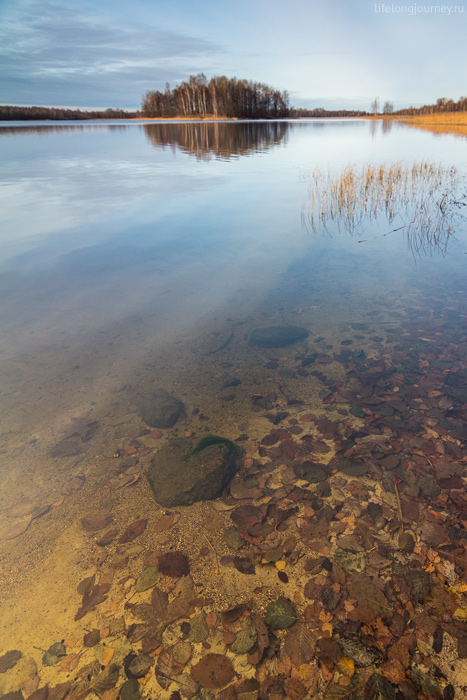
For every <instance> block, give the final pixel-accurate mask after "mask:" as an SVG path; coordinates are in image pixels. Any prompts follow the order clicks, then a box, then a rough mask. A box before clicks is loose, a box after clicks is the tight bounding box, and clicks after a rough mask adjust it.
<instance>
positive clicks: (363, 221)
mask: <svg viewBox="0 0 467 700" xmlns="http://www.w3.org/2000/svg"><path fill="white" fill-rule="evenodd" d="M383 125H384V122H383ZM309 180H310V188H309V204H308V205H306V206H305V208H304V211H303V214H302V217H303V221H304V225H305V227H307V226H309V227H310V229H311V230H312V231H313V232H314V233H315V234H316V233H318V231H319V230H321V229H322V230H324V231H326V232H329V228H330V226H331V225H332V224H335V225H336V226H337V228H338V230H339V231H340V230H341V229H344V230H346V231H347V232H348V233H349V234H350V235H352V236H354V235H360V236H361V235H365V234H363V233H362V232H363V230H364V227H366V228H367V229H368V225H369V223H370V222H372V223H373V224H374V225H376V224H377V223H378V222H379V223H380V226H381V219H384V220H385V221H386V222H387V225H393V226H394V224H398V225H397V226H396V227H395V228H393V229H392V230H390V231H388V232H386V233H383V234H379V236H380V237H384V236H388V235H390V234H391V233H396V232H398V231H403V232H404V236H405V237H406V239H407V243H408V246H409V248H410V250H411V251H412V252H413V253H414V254H415V255H420V254H421V253H428V252H433V251H435V250H436V251H439V252H441V253H442V254H443V255H446V253H447V247H448V243H449V240H450V238H451V237H452V236H453V235H455V231H456V227H457V228H459V227H461V226H462V225H463V224H465V221H466V216H465V214H464V211H465V210H464V207H465V206H467V204H466V199H467V192H466V190H467V179H466V177H465V175H464V176H461V175H460V173H459V171H458V170H457V168H455V167H454V166H450V167H444V166H443V165H442V164H440V163H429V162H427V161H420V162H413V163H408V164H407V163H400V162H398V163H386V164H380V165H376V164H365V165H364V166H363V168H362V169H361V170H356V169H355V167H354V166H351V165H350V166H347V167H346V168H344V170H343V171H342V172H337V173H334V172H329V171H328V172H323V171H321V170H319V169H317V170H315V171H314V172H313V173H311V174H310V176H309ZM375 236H376V237H378V236H377V234H376V233H374V234H373V237H375ZM365 240H366V239H365V238H364V239H362V240H360V241H359V242H365Z"/></svg>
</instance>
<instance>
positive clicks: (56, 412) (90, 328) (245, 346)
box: [0, 120, 467, 646]
mask: <svg viewBox="0 0 467 700" xmlns="http://www.w3.org/2000/svg"><path fill="white" fill-rule="evenodd" d="M383 126H384V129H383V127H382V126H381V125H378V124H375V123H373V122H367V121H363V120H362V121H360V120H330V121H326V120H321V121H318V120H317V121H312V120H311V121H299V122H259V123H248V122H246V123H241V122H238V123H199V124H198V123H190V124H174V123H157V124H154V123H151V124H146V123H131V124H126V123H125V124H123V123H122V124H106V123H92V124H91V123H86V124H69V123H66V124H53V125H44V124H40V123H37V124H30V123H28V124H7V125H6V124H4V125H1V126H0V152H1V155H2V160H3V163H4V167H3V170H2V173H3V174H2V179H1V185H2V189H1V196H2V213H1V227H0V230H1V234H0V293H1V298H2V303H1V307H0V328H1V333H0V377H1V386H0V400H1V408H2V418H1V428H0V451H1V455H2V467H1V479H2V492H1V495H0V509H1V513H0V518H1V520H2V522H1V529H2V532H6V531H8V528H10V527H11V525H12V523H14V522H16V521H15V520H14V518H12V515H11V511H10V510H9V509H11V507H12V506H13V505H15V504H21V503H23V502H25V501H26V502H27V501H28V499H29V501H31V500H32V502H35V503H37V504H45V505H47V506H49V510H48V511H47V512H46V513H45V514H44V515H42V516H41V517H37V518H35V519H34V520H33V521H32V523H31V524H30V526H29V528H28V530H27V531H25V532H24V533H23V534H22V535H20V536H18V537H14V538H12V539H8V540H6V541H5V542H3V546H4V548H5V554H4V559H3V563H4V565H5V568H4V572H5V573H4V574H3V578H2V580H1V582H2V585H3V589H4V590H5V591H9V595H12V594H11V590H12V582H15V585H17V586H18V587H19V588H18V590H21V591H23V590H25V588H24V587H26V589H27V587H28V586H30V587H31V586H32V584H31V582H30V580H29V579H28V576H27V571H28V569H29V568H31V567H32V568H33V569H34V567H35V566H37V564H38V562H39V561H40V559H41V556H42V554H41V553H43V552H44V551H48V552H49V554H50V556H49V560H48V561H49V564H50V565H51V566H55V567H56V566H58V565H59V562H60V561H62V564H63V569H64V570H63V572H62V573H63V579H62V581H68V583H69V589H70V591H72V590H73V582H74V579H75V578H76V577H77V576H78V580H79V573H81V574H82V575H84V574H85V572H86V571H88V569H89V566H90V564H89V556H90V553H89V551H88V549H89V547H88V549H86V547H85V544H84V542H85V540H83V536H82V532H81V530H80V528H79V522H80V518H81V516H82V515H83V513H86V512H87V510H92V509H94V510H95V511H96V510H99V508H102V507H110V506H113V507H114V508H115V509H116V512H118V513H119V514H120V516H121V518H122V519H124V518H125V517H126V518H131V516H132V513H133V510H131V509H134V508H139V509H140V511H142V510H143V505H144V506H145V507H146V508H148V507H152V506H151V503H152V501H151V497H150V495H149V496H148V495H147V493H146V491H144V489H143V486H138V487H137V488H140V491H138V492H135V493H138V499H139V500H137V501H136V503H137V505H136V506H135V502H133V501H131V498H132V496H131V494H129V493H128V492H125V494H123V495H122V492H120V491H119V492H118V493H117V492H115V493H114V492H112V491H111V493H110V495H109V493H108V491H106V490H105V489H106V488H107V486H108V479H109V478H111V477H112V475H115V474H116V473H118V472H119V469H120V467H119V466H118V465H119V464H120V462H119V461H118V459H119V458H115V457H114V454H119V455H121V456H126V457H127V458H131V459H133V460H135V461H134V463H131V464H129V463H128V462H127V463H126V467H125V469H128V468H130V473H131V469H136V470H137V471H138V473H139V472H144V469H145V466H146V464H147V460H148V459H149V458H150V457H151V454H152V452H153V451H154V449H156V448H157V442H156V440H157V439H159V438H154V437H153V438H148V436H147V433H148V429H147V426H145V425H144V424H143V423H142V421H141V418H140V417H139V416H138V413H137V410H136V407H137V402H138V397H139V396H140V395H141V394H142V393H144V392H146V391H148V390H151V389H156V388H162V389H165V390H166V391H168V392H169V393H171V394H173V395H175V396H177V397H178V398H179V399H180V400H181V401H183V403H184V406H185V415H184V416H183V418H182V419H181V420H180V422H179V423H178V424H177V425H176V426H175V428H173V429H172V430H171V431H167V432H165V433H164V434H163V436H162V438H161V439H162V440H165V439H166V438H167V437H172V436H175V435H181V436H182V435H184V434H186V433H193V434H194V435H196V436H199V435H203V434H206V433H216V434H221V435H224V436H226V437H228V438H230V439H232V440H236V439H239V440H240V442H242V441H245V440H247V439H250V440H251V439H252V440H258V441H259V440H261V439H262V438H263V436H264V435H265V434H266V433H267V432H268V431H269V430H270V429H271V422H272V423H274V421H275V420H276V419H277V420H278V422H280V421H281V420H288V421H292V423H287V425H291V424H292V425H293V421H294V420H295V421H296V420H297V417H298V416H299V413H300V411H301V412H302V413H303V412H304V411H305V412H306V411H308V412H309V411H314V412H315V413H316V415H318V416H320V415H325V416H330V417H331V418H332V419H333V420H337V421H341V423H342V425H341V429H342V431H344V432H345V430H353V429H361V428H362V426H365V428H366V429H368V426H369V424H370V423H371V421H376V422H374V423H373V424H372V425H373V427H372V428H371V429H374V430H382V431H384V430H385V429H389V428H391V429H394V431H399V433H400V434H403V433H404V429H405V428H404V421H409V418H410V416H409V414H410V411H415V410H416V409H417V406H418V404H417V402H415V403H413V401H414V400H415V401H416V396H415V398H414V395H411V398H410V401H409V403H408V408H407V406H401V404H400V403H399V404H397V405H398V408H396V409H394V407H392V408H391V409H390V410H389V413H387V415H386V418H385V419H382V418H381V416H379V418H378V416H377V415H376V417H374V416H373V415H370V414H371V410H370V408H368V407H367V408H366V410H363V409H362V407H361V406H355V405H352V400H351V398H350V399H349V396H350V397H351V395H352V394H351V391H350V390H351V389H352V381H353V380H354V378H355V376H361V373H362V372H363V369H362V367H363V365H364V364H365V363H367V365H368V372H370V373H371V372H373V375H374V378H375V377H377V376H378V373H380V374H384V373H385V372H387V371H389V370H388V368H389V369H391V367H392V368H393V370H394V372H396V371H397V372H398V373H399V374H398V375H397V376H399V375H400V376H401V382H402V383H403V384H404V383H405V385H407V384H412V385H415V386H418V384H417V381H418V379H417V378H420V377H421V376H422V375H423V377H424V381H425V382H426V383H427V385H429V383H430V381H433V382H434V385H436V386H438V385H439V383H440V382H442V381H444V378H445V377H447V375H448V373H450V372H451V374H452V373H453V372H454V373H455V372H461V371H462V372H463V371H464V369H463V366H464V363H465V355H466V349H465V338H466V335H465V333H466V330H465V321H466V313H467V306H466V303H465V302H466V299H465V294H466V275H465V271H466V270H465V268H466V263H467V256H466V252H467V244H466V225H465V221H463V220H462V219H461V218H458V219H457V220H456V229H455V230H453V231H451V232H450V233H449V236H448V237H447V238H444V239H443V240H442V241H435V240H433V238H432V237H431V236H430V235H427V237H426V245H424V247H423V248H422V250H414V248H413V245H411V241H410V239H408V238H407V236H406V235H405V233H404V230H403V229H401V230H400V231H397V232H393V233H391V234H389V235H387V236H384V235H383V234H384V233H387V232H388V231H389V230H390V229H391V228H395V223H393V224H391V225H389V224H388V222H387V221H385V220H384V219H383V220H380V221H374V222H369V223H368V222H366V223H364V224H363V225H362V226H361V227H360V229H359V230H358V231H355V232H354V234H355V235H350V234H349V233H348V232H346V231H345V228H343V229H341V230H340V231H339V229H338V227H337V222H334V223H333V224H331V225H330V226H328V229H327V230H324V228H323V229H322V230H320V229H319V227H318V231H317V232H316V233H314V232H312V231H311V230H310V228H309V227H307V226H306V214H307V212H308V208H309V184H310V173H312V172H313V170H314V169H315V168H320V169H323V171H327V170H329V171H331V172H339V171H340V170H342V169H343V168H345V167H346V166H347V165H349V164H354V165H355V166H359V165H362V164H364V163H382V164H390V163H392V162H394V161H403V162H404V163H407V164H408V166H410V164H411V163H412V162H413V161H420V160H428V161H434V162H437V163H438V162H439V163H441V164H442V165H443V166H445V167H451V166H456V167H457V168H458V169H459V173H460V176H461V177H465V173H466V169H467V141H464V140H460V139H456V138H455V137H450V136H448V135H444V136H442V137H439V136H434V135H432V134H430V133H428V132H425V131H417V130H415V129H409V128H407V127H404V126H403V125H400V124H395V125H394V126H393V128H392V129H390V128H388V126H387V124H383ZM464 192H465V190H464ZM304 221H305V224H304ZM396 223H397V222H396ZM399 223H400V222H399ZM361 241H363V242H361ZM274 325H300V326H303V327H305V328H306V329H307V330H308V332H309V336H308V338H307V339H306V340H305V341H300V342H299V343H297V344H296V345H293V346H288V347H285V348H279V349H274V350H268V349H266V350H264V349H258V348H254V347H252V345H251V344H250V343H249V336H250V334H251V332H252V331H253V330H254V329H255V328H256V327H266V326H274ZM224 338H225V340H226V343H225V344H223V342H220V341H222V339H224ZM307 358H308V359H309V360H310V362H309V363H308V360H307ZM310 358H311V359H310ZM362 363H363V364H362ZM443 373H444V374H443ZM459 376H461V375H460V374H459ZM233 380H234V381H233ZM232 381H233V383H232ZM375 382H376V379H375ZM390 390H391V391H394V392H395V393H397V392H398V391H399V387H397V385H396V384H393V385H391V389H390ZM339 391H341V393H340V394H339ZM387 391H388V392H389V388H388V389H387ZM427 391H428V389H427ZM342 392H343V393H342ZM346 392H350V394H349V393H347V398H345V396H344V397H343V394H345V393H346ZM329 397H331V398H329ZM367 398H368V397H367ZM407 400H408V399H407ZM323 401H324V403H323ZM420 401H421V400H420ZM349 402H350V403H349ZM419 403H420V402H419ZM368 406H371V401H370V403H368ZM404 408H407V411H406V410H404ZM422 410H424V409H422ZM428 410H432V411H434V413H430V414H428V415H427V416H426V418H427V420H426V421H425V417H420V416H419V419H418V418H417V420H420V422H419V424H420V425H425V427H427V426H429V425H430V421H433V420H439V419H440V414H439V410H440V409H439V408H436V410H435V408H433V407H432V406H429V407H428V408H427V411H428ZM391 411H392V413H391ZM394 411H395V412H396V415H395V417H394ZM436 411H438V412H436ZM278 413H285V414H286V417H287V418H283V419H281V418H277V414H278ZM406 414H407V415H406ZM416 415H417V416H418V415H419V414H418V413H416ZM365 416H366V417H365ZM403 416H405V417H403ZM370 418H371V421H370ZM448 418H449V421H450V422H449V428H446V430H447V429H449V430H451V431H453V433H452V439H453V440H459V442H462V440H464V439H465V436H464V435H463V434H462V430H461V426H460V423H461V419H462V413H461V412H460V409H458V408H457V409H455V410H454V412H453V413H451V414H450V416H448ZM382 420H386V422H385V423H384V422H381V421H382ZM365 421H366V422H365ZM378 421H379V422H378ZM431 424H433V423H431ZM408 429H409V430H413V429H414V428H413V424H412V423H409V425H408ZM417 429H418V428H417ZM67 440H68V442H67ZM70 440H71V443H72V445H76V444H77V445H78V448H77V449H75V450H73V449H68V448H67V447H66V446H67V445H69V444H70ZM151 440H152V442H151ZM63 445H65V448H64V447H63ZM67 449H68V452H67ZM135 454H136V457H134V455H135ZM138 460H139V461H138ZM73 476H79V477H81V476H84V477H85V479H86V485H85V487H84V489H85V490H84V491H82V492H79V491H78V490H77V491H76V492H74V491H73V492H72V493H71V495H70V494H69V493H68V492H67V487H66V484H68V483H69V479H70V478H71V477H73ZM106 484H107V486H106ZM140 484H142V480H141V482H140ZM68 490H69V489H68ZM79 493H82V494H84V495H81V496H80V495H79ZM109 499H110V500H109ZM112 499H113V500H112ZM129 502H131V504H132V505H131V509H130V506H129V505H128V503H129ZM148 504H149V505H148ZM154 507H155V506H154ZM119 509H120V510H119ZM130 510H131V513H130V512H129V511H130ZM138 514H139V515H141V512H139V513H133V515H134V517H133V519H135V517H136V516H137V515H138ZM128 522H129V520H128ZM44 548H45V549H44ZM96 556H97V555H96ZM93 561H94V560H93ZM65 564H66V566H65ZM65 569H66V571H65ZM34 570H35V569H34ZM72 573H73V576H72ZM66 576H68V577H69V579H66ZM73 577H74V578H73ZM47 586H49V587H50V586H53V582H51V581H50V580H48V579H47ZM47 586H46V587H45V588H44V589H43V590H42V594H43V595H45V596H46V597H47V590H48V588H47ZM28 590H29V589H28ZM30 590H33V589H32V588H31V589H30ZM34 590H35V593H34V594H35V595H38V592H37V590H36V589H34ZM66 591H68V589H67V587H66V585H63V586H62V587H61V588H60V589H59V588H56V589H55V595H56V596H57V600H58V601H60V604H61V605H62V608H63V606H64V605H65V606H66V605H67V604H68V602H69V600H71V599H72V594H71V592H66ZM66 595H68V596H69V599H66V600H65V599H63V596H65V597H66ZM50 598H52V596H50ZM21 604H22V603H21ZM18 605H19V602H18V599H15V598H14V597H13V604H12V606H13V607H12V609H13V608H14V607H15V606H16V607H17V606H18ZM57 609H58V608H57ZM25 610H27V612H28V615H30V614H32V613H31V611H30V610H29V609H28V607H27V605H25ZM57 615H58V612H57V610H55V611H54V613H53V615H52V613H50V614H48V615H47V614H46V615H45V616H44V618H43V620H42V622H41V623H39V621H37V620H36V624H35V623H34V622H33V623H32V625H31V626H32V627H33V628H34V630H35V634H36V635H39V641H40V642H41V643H40V644H38V646H41V644H42V645H43V646H47V645H48V644H49V643H51V640H50V636H51V635H52V636H53V634H54V631H53V630H54V628H58V627H59V623H58V622H57ZM8 623H9V624H10V625H11V629H12V630H14V629H16V630H17V632H15V633H13V632H12V634H13V639H14V638H15V637H14V634H17V635H20V634H23V635H24V634H25V629H24V627H21V625H19V623H18V619H17V618H15V617H14V615H13V613H12V616H11V619H9V620H8ZM60 624H65V625H66V624H68V623H67V622H66V620H65V619H61V623H60ZM39 627H40V628H41V629H40V631H38V628H39ZM64 634H65V633H64ZM64 634H63V635H61V633H59V637H60V636H64ZM70 634H71V632H70ZM41 635H42V636H41ZM59 637H58V638H59ZM18 638H19V637H18ZM34 639H36V638H34ZM36 641H37V639H36ZM52 641H53V640H52ZM31 643H32V641H31Z"/></svg>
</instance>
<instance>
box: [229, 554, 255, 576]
mask: <svg viewBox="0 0 467 700" xmlns="http://www.w3.org/2000/svg"><path fill="white" fill-rule="evenodd" d="M233 563H234V566H235V568H236V569H237V571H239V572H240V573H241V574H249V575H254V574H255V573H256V572H255V566H254V564H253V562H251V561H250V560H249V559H246V558H245V557H234V560H233Z"/></svg>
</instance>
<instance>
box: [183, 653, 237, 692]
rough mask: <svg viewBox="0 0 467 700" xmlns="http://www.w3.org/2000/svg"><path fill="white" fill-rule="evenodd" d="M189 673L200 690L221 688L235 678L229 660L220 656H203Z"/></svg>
mask: <svg viewBox="0 0 467 700" xmlns="http://www.w3.org/2000/svg"><path fill="white" fill-rule="evenodd" d="M190 673H191V675H192V677H193V679H194V680H195V681H196V682H197V683H198V684H199V685H200V686H201V687H202V688H223V687H224V686H226V685H227V684H228V683H230V681H231V680H232V678H233V677H234V676H235V671H234V669H233V666H232V664H231V662H230V660H229V659H228V658H227V657H226V656H223V655H222V654H207V655H206V656H203V657H202V658H201V660H200V661H198V663H197V664H195V666H192V668H191V669H190Z"/></svg>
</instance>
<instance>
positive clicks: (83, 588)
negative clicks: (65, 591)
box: [76, 574, 96, 595]
mask: <svg viewBox="0 0 467 700" xmlns="http://www.w3.org/2000/svg"><path fill="white" fill-rule="evenodd" d="M95 583H96V574H93V575H92V576H88V577H87V578H83V580H82V581H80V583H78V585H77V587H76V590H77V591H78V593H79V594H80V595H86V594H87V593H90V592H91V591H92V589H93V588H94V584H95Z"/></svg>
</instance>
